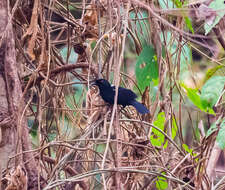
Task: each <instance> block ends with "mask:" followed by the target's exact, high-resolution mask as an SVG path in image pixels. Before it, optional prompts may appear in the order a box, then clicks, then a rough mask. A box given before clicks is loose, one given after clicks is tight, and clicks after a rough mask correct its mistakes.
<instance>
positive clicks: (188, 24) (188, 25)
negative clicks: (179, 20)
mask: <svg viewBox="0 0 225 190" xmlns="http://www.w3.org/2000/svg"><path fill="white" fill-rule="evenodd" d="M184 19H185V23H186V25H187V28H188V29H189V30H190V31H191V32H192V34H194V29H193V27H192V22H191V20H190V19H189V18H188V17H184Z"/></svg>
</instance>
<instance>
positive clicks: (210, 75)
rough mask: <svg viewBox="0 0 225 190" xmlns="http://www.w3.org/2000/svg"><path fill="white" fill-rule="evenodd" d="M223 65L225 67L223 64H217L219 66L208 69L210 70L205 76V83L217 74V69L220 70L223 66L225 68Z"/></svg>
mask: <svg viewBox="0 0 225 190" xmlns="http://www.w3.org/2000/svg"><path fill="white" fill-rule="evenodd" d="M223 67H224V66H222V65H217V66H215V67H213V68H210V69H208V71H207V72H206V76H205V78H204V83H205V82H206V81H207V80H209V79H210V78H211V77H212V76H213V75H214V74H215V72H216V71H218V70H219V69H221V68H223Z"/></svg>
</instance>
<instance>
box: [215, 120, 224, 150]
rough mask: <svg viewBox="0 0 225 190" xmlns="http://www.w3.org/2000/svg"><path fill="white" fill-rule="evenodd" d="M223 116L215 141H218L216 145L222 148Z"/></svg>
mask: <svg viewBox="0 0 225 190" xmlns="http://www.w3.org/2000/svg"><path fill="white" fill-rule="evenodd" d="M224 137H225V118H224V119H223V121H222V122H221V124H220V130H219V133H218V135H217V137H216V141H217V143H218V146H219V147H220V148H221V149H222V150H223V149H224V148H225V138H224Z"/></svg>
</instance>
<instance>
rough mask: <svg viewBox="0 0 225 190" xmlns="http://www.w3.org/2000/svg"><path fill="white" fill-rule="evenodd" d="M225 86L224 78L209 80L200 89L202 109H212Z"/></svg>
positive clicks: (217, 77)
mask: <svg viewBox="0 0 225 190" xmlns="http://www.w3.org/2000/svg"><path fill="white" fill-rule="evenodd" d="M224 84H225V77H222V76H215V77H212V78H210V79H209V80H208V81H207V82H206V83H205V84H204V86H203V87H202V91H201V96H200V99H201V102H202V106H203V109H209V108H212V107H213V106H214V105H215V104H216V102H217V101H218V98H219V97H220V95H221V93H222V91H223V88H224Z"/></svg>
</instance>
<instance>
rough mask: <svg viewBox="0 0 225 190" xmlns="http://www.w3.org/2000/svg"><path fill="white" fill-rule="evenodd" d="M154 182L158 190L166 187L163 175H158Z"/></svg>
mask: <svg viewBox="0 0 225 190" xmlns="http://www.w3.org/2000/svg"><path fill="white" fill-rule="evenodd" d="M155 183H156V188H157V189H159V190H164V189H167V188H168V183H167V180H166V178H165V177H163V176H158V177H157V180H156V182H155Z"/></svg>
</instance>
